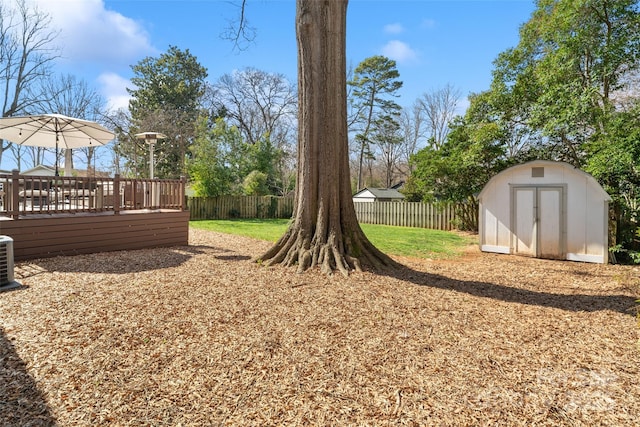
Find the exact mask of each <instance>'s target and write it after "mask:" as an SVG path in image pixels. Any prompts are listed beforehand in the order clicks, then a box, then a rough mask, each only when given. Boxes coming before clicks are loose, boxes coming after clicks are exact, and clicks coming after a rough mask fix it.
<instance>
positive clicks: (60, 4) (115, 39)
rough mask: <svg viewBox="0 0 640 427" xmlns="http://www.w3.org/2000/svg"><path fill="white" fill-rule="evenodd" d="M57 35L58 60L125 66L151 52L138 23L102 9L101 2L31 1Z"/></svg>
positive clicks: (70, 0)
mask: <svg viewBox="0 0 640 427" xmlns="http://www.w3.org/2000/svg"><path fill="white" fill-rule="evenodd" d="M32 1H33V2H35V3H36V4H37V6H38V8H39V9H41V10H42V11H45V12H47V13H48V14H49V16H50V17H51V20H52V27H53V28H57V29H59V31H60V34H59V36H58V38H57V39H56V41H57V42H58V43H59V44H60V46H61V47H62V59H64V60H66V61H69V62H79V63H81V62H84V61H91V62H93V63H102V64H114V65H115V64H125V65H128V64H130V63H131V61H132V60H134V61H135V60H138V59H139V58H140V56H145V55H148V54H151V53H153V52H154V49H153V47H152V46H151V43H150V41H149V35H148V34H147V33H146V31H145V30H144V28H143V27H142V25H140V23H138V22H136V21H134V20H133V19H131V18H127V17H126V16H123V15H121V14H120V13H117V12H114V11H111V10H107V9H105V5H104V2H103V0H32Z"/></svg>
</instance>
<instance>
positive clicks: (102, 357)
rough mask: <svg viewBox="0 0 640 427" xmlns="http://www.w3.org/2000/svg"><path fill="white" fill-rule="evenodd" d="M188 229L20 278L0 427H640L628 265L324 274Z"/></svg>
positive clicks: (472, 259)
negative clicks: (162, 243)
mask: <svg viewBox="0 0 640 427" xmlns="http://www.w3.org/2000/svg"><path fill="white" fill-rule="evenodd" d="M190 233H191V234H190V245H189V246H188V247H175V248H160V249H152V250H141V251H129V252H113V253H102V254H94V255H78V256H71V257H58V258H52V259H43V260H35V261H32V262H22V263H18V264H17V268H16V273H17V276H18V280H19V281H20V282H21V283H22V285H23V286H22V287H20V288H19V289H17V290H13V291H7V292H2V293H0V425H2V426H5V425H6V426H47V425H59V426H96V425H113V426H208V425H242V426H245V425H256V426H258V425H259V426H269V425H286V426H296V425H322V426H325V425H336V426H337V425H340V426H343V425H344V426H386V425H389V426H391V425H393V426H397V425H408V426H430V425H435V426H462V425H474V426H475V425H487V426H489V425H491V426H494V425H509V426H511V425H514V426H517V425H522V426H531V425H540V426H545V425H549V426H557V425H567V426H593V425H608V426H634V425H638V420H640V343H639V325H638V320H637V318H636V307H637V304H636V302H635V300H636V299H637V298H638V297H639V295H638V294H639V283H640V271H639V270H638V269H637V268H636V267H633V266H620V265H596V264H584V263H575V262H560V261H549V260H539V259H530V258H523V257H515V256H508V255H497V254H484V253H479V252H478V251H477V249H476V248H475V247H474V248H470V249H469V250H468V251H467V252H466V254H465V255H464V256H463V257H460V258H456V259H453V260H421V259H409V258H396V259H397V260H398V261H400V262H401V263H403V264H404V265H405V266H406V268H404V269H402V270H400V271H397V272H395V273H393V274H388V275H378V274H374V273H353V274H351V275H350V276H349V277H348V278H345V277H343V276H341V275H335V276H333V277H327V276H325V275H322V274H321V273H319V272H318V271H309V272H306V273H304V274H296V273H295V271H294V270H291V269H286V268H282V267H268V268H267V267H264V266H261V265H259V264H257V263H255V262H253V261H252V259H253V258H254V257H255V256H257V255H259V254H261V253H262V252H263V251H265V250H266V249H268V247H269V245H270V244H269V243H267V242H263V241H257V240H252V239H247V238H242V237H238V236H231V235H225V234H220V233H214V232H208V231H202V230H193V229H192V230H191V231H190Z"/></svg>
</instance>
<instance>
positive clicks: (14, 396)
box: [0, 328, 56, 426]
mask: <svg viewBox="0 0 640 427" xmlns="http://www.w3.org/2000/svg"><path fill="white" fill-rule="evenodd" d="M0 425H2V426H55V425H56V420H55V418H54V416H53V413H52V411H51V408H50V407H49V405H48V403H47V401H46V399H45V398H44V395H43V394H42V393H41V392H40V390H38V387H37V385H36V382H35V380H34V379H33V377H31V375H29V373H28V372H27V367H26V365H25V363H24V361H23V360H22V359H20V357H19V356H18V354H17V353H16V350H15V348H14V346H13V344H12V343H11V341H10V340H9V338H7V336H6V334H5V331H4V329H3V328H0Z"/></svg>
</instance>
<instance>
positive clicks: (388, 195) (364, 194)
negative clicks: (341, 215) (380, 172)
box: [353, 188, 404, 202]
mask: <svg viewBox="0 0 640 427" xmlns="http://www.w3.org/2000/svg"><path fill="white" fill-rule="evenodd" d="M353 201H354V202H402V201H404V195H403V194H402V193H400V192H399V191H398V190H396V189H393V188H363V189H362V190H360V191H358V192H357V193H356V194H354V195H353Z"/></svg>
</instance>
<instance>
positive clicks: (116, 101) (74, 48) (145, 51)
mask: <svg viewBox="0 0 640 427" xmlns="http://www.w3.org/2000/svg"><path fill="white" fill-rule="evenodd" d="M31 1H35V2H37V3H38V4H39V7H40V8H42V9H43V10H45V11H47V12H48V13H49V14H50V15H51V18H52V23H53V25H54V26H55V27H56V28H58V29H59V31H60V34H59V36H58V38H57V43H58V44H59V46H60V48H61V55H62V57H61V58H60V59H59V60H58V61H57V70H58V71H59V72H61V73H71V74H74V75H76V76H78V77H80V78H82V79H84V80H85V81H86V82H87V83H88V84H89V85H90V86H92V87H94V88H96V90H98V91H99V92H100V93H101V94H102V95H103V96H104V97H105V98H106V99H108V100H109V102H110V104H111V105H112V106H114V107H122V106H126V102H127V96H126V91H125V87H127V86H129V87H131V85H130V83H129V79H130V78H131V76H132V73H131V65H133V64H136V63H137V62H138V61H140V60H141V59H142V58H144V57H146V56H158V55H160V54H161V53H163V52H165V51H166V50H167V49H168V47H169V46H170V45H174V46H177V47H179V48H180V49H183V50H184V49H189V51H190V52H191V53H192V54H193V55H195V56H196V57H197V58H198V60H199V62H200V63H201V64H202V65H203V66H204V67H206V68H207V69H208V72H209V78H208V79H209V80H210V81H212V82H214V81H216V80H217V79H218V78H219V77H220V76H222V75H223V74H226V73H231V72H233V70H236V69H243V68H246V67H254V68H258V69H260V70H264V71H267V72H273V73H281V74H284V75H285V76H286V77H287V78H288V79H289V80H290V81H292V82H295V81H296V69H297V68H296V67H297V65H296V40H295V22H294V20H295V0H249V2H248V7H247V19H248V21H249V23H250V25H251V26H252V27H254V28H255V30H256V39H255V41H254V42H253V43H251V44H250V45H248V46H247V47H246V49H244V50H243V51H234V49H233V45H232V44H231V42H229V41H227V40H223V39H221V37H220V35H221V33H222V32H223V31H224V29H225V28H226V27H228V25H229V22H230V21H232V20H233V19H235V18H236V17H237V4H238V3H239V2H238V1H235V0H31ZM534 8H535V2H534V0H492V1H485V0H467V1H465V0H448V1H435V0H351V1H350V3H349V8H348V17H347V61H348V63H350V64H352V65H353V66H354V67H355V66H357V65H358V63H359V62H360V61H362V60H363V59H365V58H367V57H370V56H373V55H385V56H388V57H390V58H392V59H394V60H396V62H397V67H398V71H399V72H400V80H402V81H403V82H404V87H403V89H402V90H401V92H400V95H401V97H400V98H399V100H398V102H399V103H400V104H401V105H403V106H410V105H411V104H412V103H413V101H414V100H415V99H416V98H418V97H419V96H420V95H422V94H423V93H425V92H430V91H433V90H436V89H439V88H441V87H443V86H445V85H447V84H451V85H453V86H454V87H455V88H457V89H458V90H460V92H461V93H462V95H463V98H466V95H467V94H469V93H470V92H479V91H482V90H485V89H487V88H488V86H489V83H490V79H491V70H492V61H493V60H494V59H495V58H496V56H497V55H498V54H499V53H500V52H502V51H504V50H505V49H507V48H509V47H513V46H515V45H516V44H517V42H518V29H519V27H520V26H521V25H522V24H523V23H524V22H526V21H527V20H528V19H529V17H530V15H531V13H532V11H533V10H534ZM465 105H466V102H464V101H463V102H462V103H461V107H462V108H464V106H465Z"/></svg>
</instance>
